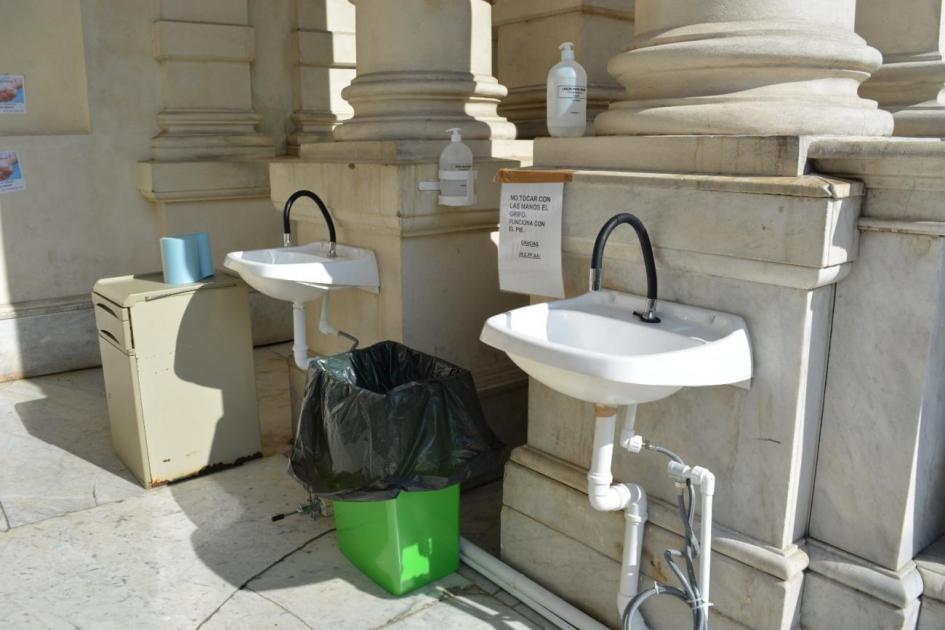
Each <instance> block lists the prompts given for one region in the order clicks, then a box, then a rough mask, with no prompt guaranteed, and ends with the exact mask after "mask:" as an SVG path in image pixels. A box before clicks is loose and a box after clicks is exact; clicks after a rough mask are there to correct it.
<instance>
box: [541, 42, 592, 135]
mask: <svg viewBox="0 0 945 630" xmlns="http://www.w3.org/2000/svg"><path fill="white" fill-rule="evenodd" d="M558 49H559V50H560V51H561V61H560V62H558V63H557V64H555V66H554V67H553V68H552V69H551V70H549V71H548V99H547V104H546V109H547V116H548V133H549V134H551V135H552V136H555V137H563V138H574V137H578V136H583V135H584V133H585V130H586V129H587V72H585V71H584V68H583V67H582V66H581V64H579V63H578V62H577V61H575V60H574V44H572V43H571V42H564V43H563V44H561V46H559V47H558Z"/></svg>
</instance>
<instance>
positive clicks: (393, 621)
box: [371, 578, 511, 630]
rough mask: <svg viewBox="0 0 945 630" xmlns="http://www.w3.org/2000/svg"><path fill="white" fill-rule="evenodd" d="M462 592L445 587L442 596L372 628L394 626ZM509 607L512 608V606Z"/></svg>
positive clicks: (476, 587) (470, 583)
mask: <svg viewBox="0 0 945 630" xmlns="http://www.w3.org/2000/svg"><path fill="white" fill-rule="evenodd" d="M463 579H466V578H463ZM467 581H468V582H469V586H472V587H473V588H474V589H475V590H478V591H480V592H482V593H485V591H484V590H483V589H482V588H480V587H479V586H478V585H477V584H476V583H474V582H472V581H471V580H467ZM461 588H463V589H465V588H466V587H461ZM462 594H464V593H460V594H456V593H453V592H452V591H450V590H449V589H444V592H443V593H441V594H440V596H439V597H437V598H435V599H434V600H433V601H431V602H428V603H427V604H425V605H423V606H420V607H419V608H416V609H413V610H407V611H404V612H402V613H400V614H399V615H394V616H393V617H391V618H390V619H388V620H387V621H385V622H383V623H382V624H381V625H379V626H374V627H373V628H371V630H381V629H382V628H389V627H391V626H393V625H394V624H397V623H400V622H401V621H404V620H405V619H410V618H411V617H414V616H416V615H419V614H420V613H423V612H426V611H428V610H430V609H431V608H436V607H437V606H439V605H440V604H442V603H443V602H448V601H450V600H451V599H456V598H457V597H461V596H462ZM488 597H491V598H492V599H496V598H495V596H493V595H488ZM496 601H498V600H496ZM499 603H500V604H501V603H502V602H499ZM509 608H511V606H510V607H509Z"/></svg>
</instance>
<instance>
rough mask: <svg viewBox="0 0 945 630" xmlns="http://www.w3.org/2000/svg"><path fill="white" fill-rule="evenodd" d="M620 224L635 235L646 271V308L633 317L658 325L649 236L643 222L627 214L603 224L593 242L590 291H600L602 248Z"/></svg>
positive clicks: (624, 213)
mask: <svg viewBox="0 0 945 630" xmlns="http://www.w3.org/2000/svg"><path fill="white" fill-rule="evenodd" d="M622 223H627V224H629V225H630V226H631V227H632V228H633V230H634V231H635V232H636V233H637V238H638V239H639V240H640V249H642V250H643V266H644V268H645V269H646V308H645V309H644V311H643V312H642V313H637V312H634V315H636V316H637V317H639V318H640V320H641V321H644V322H646V323H648V324H658V323H659V321H660V318H659V317H657V316H656V312H655V309H656V263H655V262H654V260H653V246H652V245H650V235H649V234H647V233H646V228H645V227H643V222H642V221H640V219H638V218H637V217H635V216H634V215H632V214H630V213H629V212H622V213H620V214H615V215H614V216H612V217H611V218H610V220H608V221H607V223H605V224H604V227H602V228H601V229H600V232H599V233H598V234H597V240H595V241H594V252H593V254H591V291H599V290H600V278H601V274H602V272H603V267H604V246H606V245H607V239H608V238H610V233H611V232H613V231H614V228H616V227H617V226H618V225H620V224H622Z"/></svg>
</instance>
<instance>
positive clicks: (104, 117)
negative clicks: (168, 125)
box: [0, 0, 160, 304]
mask: <svg viewBox="0 0 945 630" xmlns="http://www.w3.org/2000/svg"><path fill="white" fill-rule="evenodd" d="M29 4H30V7H31V10H30V11H23V10H22V5H23V3H22V2H21V0H0V15H4V16H6V15H14V16H15V18H16V19H15V20H9V21H8V20H0V60H3V61H2V62H0V63H2V65H3V67H2V68H0V72H5V73H15V74H23V75H25V77H26V93H27V107H28V108H29V110H33V109H34V108H35V109H36V110H39V111H43V112H45V124H46V128H45V130H44V129H30V127H31V126H33V123H30V121H29V119H28V118H26V117H24V118H23V123H22V128H23V129H24V131H28V133H23V134H22V135H18V134H17V131H15V128H16V116H18V115H17V114H0V120H2V124H3V127H2V128H3V129H4V130H5V133H3V135H2V136H0V151H18V152H19V156H20V160H21V167H22V171H23V174H24V177H25V179H26V185H27V190H26V191H24V192H13V193H7V194H3V195H0V236H2V242H0V247H2V251H0V304H10V303H21V302H31V301H36V300H54V299H57V298H64V297H67V296H75V295H87V294H88V293H89V292H90V291H91V288H92V284H93V283H94V282H95V280H96V279H98V278H101V277H105V276H109V275H117V274H121V273H134V272H143V271H148V270H153V269H155V268H156V267H157V266H158V265H159V264H160V258H159V253H158V246H157V241H156V238H155V237H156V235H157V217H156V215H155V212H154V209H153V207H152V206H151V204H150V203H148V202H147V201H146V200H145V199H144V198H143V197H142V196H141V194H140V193H139V192H138V188H137V181H136V178H135V163H136V162H137V161H138V160H141V159H147V157H148V156H149V152H150V140H151V136H153V135H154V134H155V133H156V128H155V116H156V114H157V109H158V106H159V103H160V99H159V96H158V90H159V85H158V72H157V63H156V62H155V60H154V57H153V52H152V46H151V23H152V22H153V21H154V20H155V19H156V16H157V3H156V2H146V1H141V0H135V1H133V2H127V1H122V0H82V1H81V2H80V1H79V0H30V3H29ZM14 7H20V9H19V10H14ZM76 19H78V20H80V21H81V23H79V24H71V25H70V26H71V27H72V29H75V30H77V31H78V32H80V33H81V44H82V45H81V46H79V50H76V42H75V41H73V40H72V39H71V38H65V39H64V40H58V39H56V38H54V37H50V38H47V39H46V40H45V42H44V45H43V46H41V47H35V46H34V47H33V48H32V50H33V53H34V54H32V55H30V56H29V57H26V58H24V57H22V56H19V55H17V50H18V49H20V48H22V47H24V46H27V45H28V42H29V40H31V39H32V38H33V37H35V35H36V33H37V32H41V31H42V30H43V27H48V22H49V21H53V22H56V21H61V20H76ZM62 29H64V25H63V24H62V23H61V22H60V23H59V30H62ZM68 30H71V29H68ZM77 53H78V54H79V55H82V57H83V58H84V65H85V74H86V79H87V102H76V101H75V100H74V99H76V98H77V97H81V96H82V95H83V93H84V92H85V90H84V89H78V88H74V89H69V90H67V91H65V92H64V93H63V94H61V95H59V98H58V100H57V99H56V95H55V93H54V92H53V93H50V92H49V91H45V93H42V92H40V90H39V89H38V86H41V85H44V84H45V83H46V82H47V80H48V77H49V76H53V77H54V76H56V74H57V73H58V69H59V68H60V67H62V66H66V67H74V66H75V64H76V60H75V58H74V56H75V55H76V54H77ZM8 64H9V65H8ZM33 86H37V89H36V90H35V91H34V90H33V89H32V88H33ZM77 110H79V111H81V110H87V111H88V120H89V124H88V125H87V127H88V131H87V132H75V131H71V130H70V131H68V132H67V135H55V134H57V133H58V130H59V129H60V128H61V126H60V125H59V124H57V121H71V120H74V119H75V112H76V111H77ZM11 120H12V121H13V123H10V122H8V121H11ZM64 124H65V123H64ZM43 134H50V135H43Z"/></svg>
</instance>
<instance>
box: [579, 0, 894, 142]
mask: <svg viewBox="0 0 945 630" xmlns="http://www.w3.org/2000/svg"><path fill="white" fill-rule="evenodd" d="M854 10H855V0H836V1H835V2H829V3H824V2H822V1H820V0H797V1H795V2H783V1H782V0H735V1H733V2H721V1H711V2H690V1H689V0H637V3H636V15H635V18H636V28H635V33H636V34H635V36H634V37H633V39H632V40H631V41H630V44H629V47H628V48H627V51H626V52H624V53H622V54H620V55H617V56H616V57H614V58H613V59H612V60H611V61H610V65H609V71H610V73H611V74H612V75H613V76H614V77H615V78H616V79H617V80H618V81H619V82H620V83H621V84H622V85H624V86H625V87H626V88H627V93H626V97H625V98H624V99H623V100H621V101H618V102H616V103H613V104H611V106H610V110H609V111H607V112H604V113H603V114H601V115H600V116H598V117H597V120H596V123H595V129H596V132H597V134H598V135H636V134H639V135H645V134H713V133H715V134H748V135H805V134H824V135H860V136H878V135H888V134H889V133H890V132H891V131H892V120H891V118H890V116H889V115H888V113H887V112H884V111H882V110H878V109H877V108H876V103H875V102H873V101H868V100H865V99H862V98H860V97H859V96H858V95H857V87H858V86H859V84H860V83H861V82H862V81H864V80H865V79H866V78H867V77H868V76H869V74H870V72H872V71H873V70H875V69H876V68H877V67H879V65H880V63H881V60H882V59H881V56H880V54H879V52H878V51H877V50H875V49H873V48H870V47H869V46H867V45H866V43H865V42H864V41H863V39H862V38H861V37H859V36H858V35H856V34H855V33H854V32H853V20H854Z"/></svg>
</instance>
